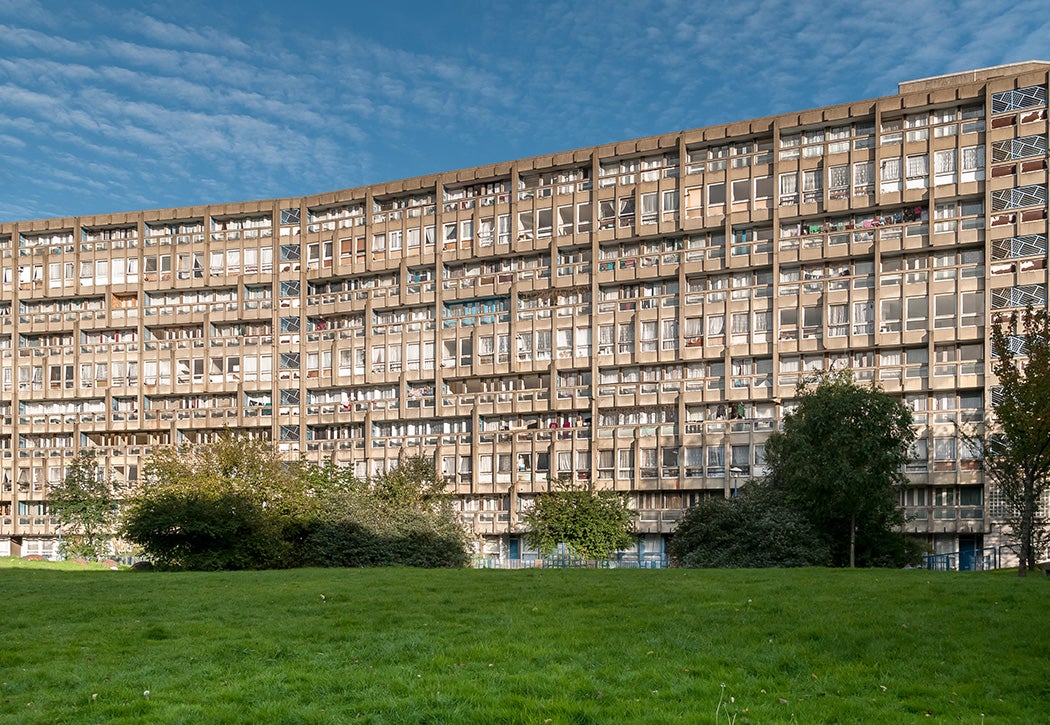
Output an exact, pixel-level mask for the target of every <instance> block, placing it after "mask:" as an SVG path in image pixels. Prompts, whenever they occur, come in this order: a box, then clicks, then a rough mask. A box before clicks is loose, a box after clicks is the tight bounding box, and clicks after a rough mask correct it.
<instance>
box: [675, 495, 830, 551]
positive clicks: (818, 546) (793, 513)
mask: <svg viewBox="0 0 1050 725" xmlns="http://www.w3.org/2000/svg"><path fill="white" fill-rule="evenodd" d="M667 550H668V554H669V555H670V556H671V559H672V560H673V561H674V562H675V563H676V564H677V565H678V566H684V567H705V568H707V567H710V568H754V567H770V566H776V567H790V566H828V565H829V564H831V550H830V548H829V547H828V544H827V542H826V541H825V540H824V538H823V537H822V536H821V535H820V532H819V531H817V529H816V528H815V527H814V526H813V525H812V524H811V523H810V522H809V519H808V518H806V516H805V515H804V514H803V513H801V512H800V511H799V510H798V509H796V508H794V507H792V506H788V505H785V504H784V502H783V500H782V497H781V496H780V495H779V493H778V492H777V491H775V490H773V489H772V488H771V487H770V486H769V485H768V484H766V483H765V482H764V481H762V480H756V481H751V482H750V483H748V484H747V485H746V486H745V487H744V488H743V489H742V490H741V491H740V493H739V495H737V496H735V497H732V498H708V499H704V500H703V501H701V502H700V503H699V504H697V505H696V506H693V507H691V508H690V509H689V510H688V511H686V512H685V514H683V516H682V518H681V520H679V522H678V526H677V528H676V529H675V532H674V537H673V538H672V539H671V541H670V542H669V543H668V549H667Z"/></svg>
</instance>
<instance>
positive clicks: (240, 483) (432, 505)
mask: <svg viewBox="0 0 1050 725" xmlns="http://www.w3.org/2000/svg"><path fill="white" fill-rule="evenodd" d="M443 488H444V481H443V480H442V479H441V478H440V476H438V475H437V473H436V471H435V469H434V465H433V463H432V462H431V461H429V460H427V459H421V458H409V459H406V460H405V461H401V462H400V463H399V464H398V465H397V466H395V467H393V468H391V469H389V470H387V471H384V472H382V473H380V474H378V475H376V476H374V477H373V478H372V479H366V480H359V479H357V478H356V477H355V476H354V475H353V472H352V471H351V470H350V469H349V468H347V467H339V466H335V465H333V464H326V465H324V466H314V465H310V464H306V463H303V462H301V461H298V460H292V461H286V460H284V459H283V458H282V457H281V456H280V454H278V453H277V452H276V451H275V450H274V448H273V445H272V444H271V443H270V442H268V441H261V440H253V439H249V438H247V437H244V436H232V435H231V436H225V437H223V438H221V439H220V440H218V441H216V442H214V443H211V444H208V445H205V446H201V447H198V448H183V449H175V448H164V449H159V450H157V451H155V452H154V453H153V455H152V456H151V457H150V458H149V459H148V461H147V463H146V465H145V467H144V481H143V484H142V486H141V487H140V489H139V490H138V491H137V492H136V493H135V495H134V496H132V497H131V499H130V502H129V505H128V507H127V510H126V512H125V515H124V523H123V534H124V536H125V538H127V539H128V540H129V541H131V542H133V543H135V544H137V545H138V546H139V547H140V548H141V549H142V551H143V553H145V554H146V555H147V556H148V557H150V558H151V559H152V560H153V561H154V562H155V563H157V564H159V565H160V566H162V567H168V568H185V569H264V568H281V567H289V566H300V565H304V564H307V565H311V566H385V565H405V566H463V565H465V564H466V563H467V561H468V556H467V552H466V543H467V539H466V535H465V532H464V531H463V529H462V527H461V526H460V525H459V523H458V521H457V519H456V516H455V513H454V512H453V511H452V509H451V505H450V504H449V502H448V499H447V498H446V497H444V496H443V494H442V491H443Z"/></svg>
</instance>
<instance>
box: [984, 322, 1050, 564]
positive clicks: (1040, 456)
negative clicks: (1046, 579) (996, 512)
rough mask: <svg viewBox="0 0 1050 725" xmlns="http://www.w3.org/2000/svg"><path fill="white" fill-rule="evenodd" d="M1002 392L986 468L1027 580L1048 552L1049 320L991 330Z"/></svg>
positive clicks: (995, 407)
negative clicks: (1015, 544) (1041, 556)
mask: <svg viewBox="0 0 1050 725" xmlns="http://www.w3.org/2000/svg"><path fill="white" fill-rule="evenodd" d="M992 351H993V353H994V355H995V362H994V363H993V366H992V371H993V372H994V373H995V376H996V378H998V380H999V385H1000V386H1001V387H1000V392H999V394H998V395H997V396H995V397H994V398H993V405H992V407H993V410H994V419H993V420H992V421H990V425H989V426H988V431H987V433H986V435H985V440H984V444H983V466H984V470H985V473H986V474H987V476H988V478H989V480H990V482H991V483H992V485H993V486H994V487H995V489H996V490H997V492H998V494H999V497H1000V498H1001V500H1002V502H1003V506H1004V514H1005V516H1004V523H1005V524H1006V527H1007V530H1008V531H1009V534H1010V536H1011V538H1013V539H1014V541H1015V542H1016V543H1017V544H1018V546H1019V549H1020V557H1019V558H1020V566H1019V567H1018V573H1019V574H1020V575H1021V576H1024V575H1025V573H1026V571H1028V570H1031V569H1034V568H1035V565H1036V563H1037V561H1038V559H1039V557H1040V555H1042V554H1043V553H1045V551H1046V548H1047V543H1048V541H1047V523H1048V521H1047V511H1046V509H1045V508H1044V507H1043V506H1042V505H1041V504H1042V501H1043V499H1044V498H1045V496H1046V493H1047V491H1048V490H1050V315H1048V313H1047V310H1045V309H1041V310H1033V309H1031V308H1029V309H1027V310H1025V311H1024V312H1023V313H1021V314H1019V315H1018V314H1016V313H1015V314H1014V315H1012V316H1011V317H1010V319H1009V320H1007V321H1006V322H1004V323H1003V324H1000V325H995V326H993V327H992Z"/></svg>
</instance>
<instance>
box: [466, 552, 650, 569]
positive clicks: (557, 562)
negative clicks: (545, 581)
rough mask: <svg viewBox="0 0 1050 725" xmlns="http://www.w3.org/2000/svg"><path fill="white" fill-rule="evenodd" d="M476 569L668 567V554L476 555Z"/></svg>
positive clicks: (473, 564)
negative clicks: (606, 556)
mask: <svg viewBox="0 0 1050 725" xmlns="http://www.w3.org/2000/svg"><path fill="white" fill-rule="evenodd" d="M472 566H473V567H474V568H475V569H666V568H667V566H668V560H667V556H666V555H663V554H654V555H646V556H643V557H641V558H638V557H637V556H624V557H622V558H616V559H583V558H581V557H578V556H573V555H571V554H564V553H557V554H554V555H552V556H545V557H532V558H525V559H499V558H496V557H483V556H479V557H475V558H474V559H473V560H472Z"/></svg>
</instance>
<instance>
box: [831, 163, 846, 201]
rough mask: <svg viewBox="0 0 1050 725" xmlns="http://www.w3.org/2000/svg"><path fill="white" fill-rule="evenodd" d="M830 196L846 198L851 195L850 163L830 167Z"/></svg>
mask: <svg viewBox="0 0 1050 725" xmlns="http://www.w3.org/2000/svg"><path fill="white" fill-rule="evenodd" d="M828 196H829V197H830V198H832V199H845V198H846V197H847V196H849V165H848V164H843V165H842V166H832V167H830V168H829V169H828Z"/></svg>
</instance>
